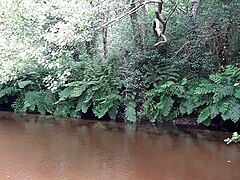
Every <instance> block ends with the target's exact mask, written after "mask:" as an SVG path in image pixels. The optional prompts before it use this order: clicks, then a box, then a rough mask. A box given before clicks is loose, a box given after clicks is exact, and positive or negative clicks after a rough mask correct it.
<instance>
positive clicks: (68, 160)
mask: <svg viewBox="0 0 240 180" xmlns="http://www.w3.org/2000/svg"><path fill="white" fill-rule="evenodd" d="M228 136H230V134H227V133H225V132H214V131H209V130H191V129H185V130H184V129H181V130H179V129H176V128H164V127H158V128H156V127H152V126H150V125H130V124H123V123H116V122H97V121H86V120H73V119H63V118H53V117H49V116H39V115H26V116H25V115H21V116H20V115H15V114H14V113H10V112H0V151H1V152H0V179H1V180H5V179H13V180H48V179H49V180H55V179H56V180H114V179H116V180H128V179H129V180H188V179H193V180H198V179H199V180H207V179H211V180H212V179H216V180H221V179H223V180H226V179H230V180H234V179H236V180H239V179H240V145H239V144H231V145H226V144H225V143H224V142H223V139H224V138H226V137H228Z"/></svg>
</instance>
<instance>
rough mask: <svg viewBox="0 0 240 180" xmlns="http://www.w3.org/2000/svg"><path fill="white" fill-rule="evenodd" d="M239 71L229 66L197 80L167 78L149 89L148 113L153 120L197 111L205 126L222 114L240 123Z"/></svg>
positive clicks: (146, 108)
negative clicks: (170, 79) (168, 79)
mask: <svg viewBox="0 0 240 180" xmlns="http://www.w3.org/2000/svg"><path fill="white" fill-rule="evenodd" d="M239 73H240V68H237V67H234V66H227V67H226V70H225V71H224V72H221V73H215V74H212V75H210V76H209V79H203V80H199V79H198V80H197V81H195V82H197V83H191V81H187V80H186V79H183V80H182V81H181V82H179V83H175V82H173V81H167V82H166V83H165V84H162V85H160V86H158V87H156V88H154V89H152V90H150V91H148V92H147V97H148V99H147V101H146V102H145V105H144V106H145V111H144V114H145V115H147V116H148V117H149V118H150V120H151V121H153V122H155V121H157V120H158V121H164V120H168V119H173V118H176V117H178V116H179V115H181V114H182V115H184V114H188V115H190V114H192V113H197V114H198V118H197V122H198V123H204V124H205V125H210V123H211V120H213V119H214V118H215V117H217V116H219V115H220V116H221V118H222V119H223V120H231V121H233V122H234V123H236V122H238V121H239V119H240V112H239V109H240V100H239V84H240V81H239V80H240V74H239Z"/></svg>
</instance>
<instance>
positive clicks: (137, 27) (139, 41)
mask: <svg viewBox="0 0 240 180" xmlns="http://www.w3.org/2000/svg"><path fill="white" fill-rule="evenodd" d="M136 3H137V0H132V2H131V9H132V8H135V7H136ZM130 18H131V22H132V26H133V33H134V41H135V44H136V46H137V47H138V48H140V49H142V48H143V47H142V45H143V44H142V38H141V32H140V25H139V23H138V19H137V14H136V13H132V14H130Z"/></svg>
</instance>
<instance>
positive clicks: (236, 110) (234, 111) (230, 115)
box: [222, 98, 240, 123]
mask: <svg viewBox="0 0 240 180" xmlns="http://www.w3.org/2000/svg"><path fill="white" fill-rule="evenodd" d="M222 118H223V120H228V119H230V120H232V121H233V122H234V123H236V122H238V121H239V120H240V101H238V100H236V99H235V98H232V99H230V100H229V108H228V110H227V111H226V112H225V113H224V114H222Z"/></svg>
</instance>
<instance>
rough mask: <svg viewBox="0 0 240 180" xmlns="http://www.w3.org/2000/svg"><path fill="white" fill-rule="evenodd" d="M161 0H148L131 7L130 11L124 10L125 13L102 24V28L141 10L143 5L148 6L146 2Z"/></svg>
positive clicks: (158, 0)
mask: <svg viewBox="0 0 240 180" xmlns="http://www.w3.org/2000/svg"><path fill="white" fill-rule="evenodd" d="M158 2H160V0H146V1H144V2H142V3H141V4H140V5H139V6H136V7H134V8H132V9H130V10H129V11H127V12H124V13H123V14H121V15H119V16H118V17H117V18H115V19H113V20H111V21H109V22H106V23H104V24H102V25H101V27H100V28H103V27H106V26H109V25H113V24H115V23H117V22H119V21H121V20H122V19H123V18H125V17H126V16H128V15H130V14H132V13H135V12H137V11H138V10H140V9H141V8H142V7H144V6H146V4H149V3H158Z"/></svg>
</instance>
